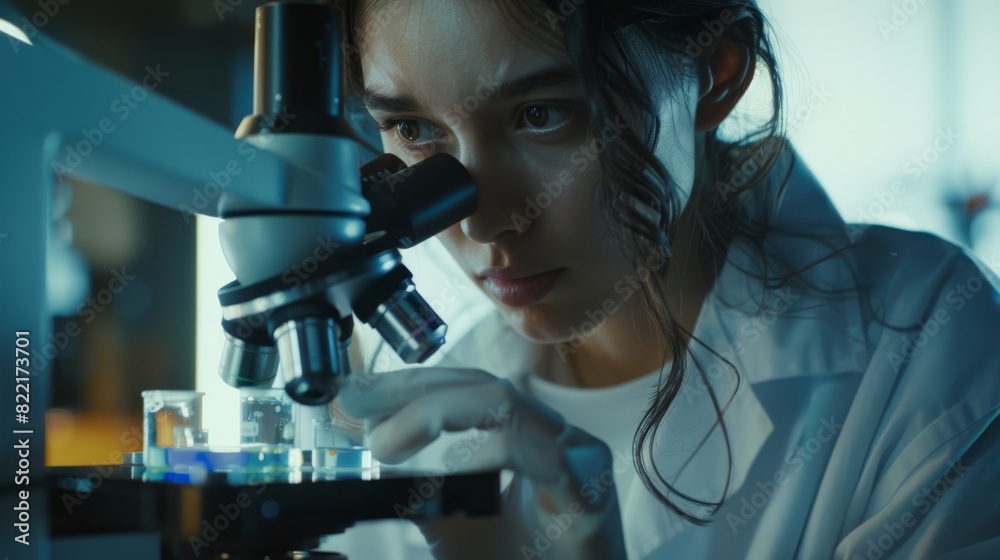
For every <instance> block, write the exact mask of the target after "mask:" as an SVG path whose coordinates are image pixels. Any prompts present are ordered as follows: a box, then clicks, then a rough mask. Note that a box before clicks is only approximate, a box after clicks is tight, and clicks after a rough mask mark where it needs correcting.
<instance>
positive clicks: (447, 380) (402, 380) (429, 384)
mask: <svg viewBox="0 0 1000 560" xmlns="http://www.w3.org/2000/svg"><path fill="white" fill-rule="evenodd" d="M351 375H352V376H360V377H359V379H360V380H350V379H348V380H345V381H344V382H343V383H342V385H341V387H340V393H339V395H338V396H337V401H338V403H339V406H340V408H341V410H343V411H344V412H346V413H347V414H348V415H350V416H352V417H354V418H367V417H372V416H376V417H377V416H387V415H390V414H393V413H395V412H396V411H398V410H400V409H401V408H403V407H404V406H406V405H407V404H409V403H411V402H413V401H414V400H415V399H417V398H419V397H421V396H423V395H427V394H431V393H436V392H438V391H441V390H444V389H447V388H454V387H465V386H470V385H478V384H482V383H491V382H496V381H497V378H496V377H495V376H493V375H490V374H489V373H486V372H485V371H482V370H478V369H456V368H432V367H428V368H412V369H403V370H397V371H387V372H381V373H377V374H372V373H363V372H362V373H352V374H351Z"/></svg>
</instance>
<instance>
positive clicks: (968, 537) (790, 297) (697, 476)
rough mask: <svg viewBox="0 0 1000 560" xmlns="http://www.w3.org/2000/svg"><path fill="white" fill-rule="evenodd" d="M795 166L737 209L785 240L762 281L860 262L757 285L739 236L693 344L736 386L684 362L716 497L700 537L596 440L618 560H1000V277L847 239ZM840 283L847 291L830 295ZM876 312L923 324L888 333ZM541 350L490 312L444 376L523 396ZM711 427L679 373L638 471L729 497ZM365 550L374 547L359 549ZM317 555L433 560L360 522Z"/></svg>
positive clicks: (773, 246) (578, 414)
mask: <svg viewBox="0 0 1000 560" xmlns="http://www.w3.org/2000/svg"><path fill="white" fill-rule="evenodd" d="M784 157H785V158H792V157H796V156H794V155H793V154H790V153H789V154H786V155H785V156H784ZM796 160H797V161H796V166H795V171H794V174H793V175H792V178H791V182H790V184H789V185H788V186H787V189H786V191H785V192H784V194H783V196H779V187H780V181H779V180H778V179H779V175H783V171H784V170H785V169H787V166H786V165H783V164H779V165H778V166H777V167H776V168H775V171H774V172H772V174H771V177H770V178H769V181H768V182H767V183H765V184H762V185H758V187H756V188H755V189H754V190H753V191H752V192H751V193H749V195H748V196H747V198H746V200H745V203H746V207H747V213H746V216H745V219H749V220H756V221H761V220H763V221H766V222H767V223H770V224H772V225H773V226H775V227H776V228H778V229H780V230H783V231H784V232H785V234H778V233H774V234H772V235H771V236H769V237H768V238H767V239H766V240H765V242H764V250H765V252H766V254H767V258H768V259H769V260H768V274H770V275H772V276H777V275H781V274H782V273H787V272H788V271H792V270H797V269H799V268H801V267H803V266H804V265H806V264H809V263H811V262H813V261H815V260H816V259H818V258H820V257H823V256H825V255H827V254H829V253H830V251H831V249H832V248H841V247H855V248H853V249H849V250H847V251H846V252H843V253H842V254H841V255H840V257H838V258H834V259H831V260H828V261H826V262H824V263H823V264H820V265H818V266H816V267H813V268H811V269H809V270H807V271H806V272H805V273H803V274H802V276H801V277H800V279H799V281H796V282H793V283H791V284H789V285H786V286H780V287H778V286H769V287H764V286H763V285H762V284H761V283H760V282H758V281H756V280H753V279H752V278H750V277H749V276H748V275H747V274H745V273H744V272H742V271H741V270H740V269H741V268H742V269H745V270H747V269H748V270H759V267H758V265H757V264H756V263H759V260H758V257H757V256H756V253H755V252H754V251H752V250H749V249H748V248H749V247H750V246H751V245H750V244H748V243H747V242H746V240H744V239H741V238H737V239H736V240H734V242H733V244H732V245H731V247H730V249H729V252H728V259H727V262H726V264H725V266H724V267H723V269H722V271H721V272H720V275H719V277H718V278H717V280H716V282H715V284H714V285H713V286H712V289H711V291H710V292H709V294H708V296H707V297H706V299H705V302H704V304H703V306H702V309H701V311H700V313H699V317H698V320H697V322H696V324H695V329H694V335H695V337H696V338H698V339H701V340H702V341H703V342H705V344H706V345H707V346H708V347H710V348H712V349H714V350H715V351H716V352H718V353H719V354H722V356H723V357H725V358H727V359H729V360H730V361H732V362H733V364H734V365H735V366H736V367H737V369H738V371H739V373H740V382H739V383H736V382H735V379H736V378H735V377H734V376H733V375H732V373H731V372H730V370H728V369H726V368H724V367H722V365H723V363H722V362H720V360H719V359H718V358H717V357H715V356H713V355H712V354H711V353H710V352H708V351H707V350H706V349H705V348H704V347H702V346H700V345H694V346H693V347H692V350H693V354H694V356H695V359H697V360H698V362H699V363H700V364H701V365H702V367H703V369H704V370H705V372H706V377H707V380H708V383H710V384H711V385H712V387H713V389H714V390H715V392H716V395H717V398H718V399H720V403H722V404H725V403H727V402H728V403H729V405H728V408H727V409H726V412H725V417H724V418H725V426H726V430H727V431H728V436H729V443H730V446H731V450H732V466H731V468H730V469H729V474H730V475H731V478H730V486H729V491H728V494H727V496H728V498H727V500H726V503H725V505H724V506H723V507H722V508H721V509H720V511H719V512H717V514H716V515H715V518H714V519H715V520H714V522H713V523H712V524H710V525H709V526H707V527H698V526H694V525H691V524H688V523H685V522H683V521H681V520H679V519H678V518H677V516H675V515H674V514H672V513H671V512H669V511H668V510H667V509H666V508H665V507H664V506H662V505H661V504H660V503H659V502H657V501H656V499H655V498H654V497H653V495H652V494H651V493H650V492H649V491H648V489H646V488H645V487H644V486H643V485H642V484H641V483H639V482H637V479H636V477H635V471H634V466H632V464H631V448H630V443H631V440H630V438H625V439H624V443H623V442H622V441H623V440H622V438H620V437H618V438H617V439H616V441H612V442H609V445H611V446H612V448H613V449H615V450H616V451H618V454H617V456H618V457H619V458H621V457H626V458H627V460H628V461H629V462H628V465H629V469H622V471H624V472H621V473H617V474H616V484H617V486H618V488H617V491H618V493H619V501H620V504H621V508H622V523H623V526H624V529H625V537H626V544H627V546H628V554H629V558H631V559H632V560H639V559H650V560H652V559H668V558H669V559H677V558H680V559H685V560H687V559H695V558H706V559H713V560H714V559H725V558H751V559H757V558H760V559H779V558H802V559H807V560H811V559H825V558H837V559H842V558H843V559H851V560H854V559H865V560H880V559H883V558H929V557H945V558H974V559H978V558H1000V421H998V420H997V418H998V416H1000V281H998V280H997V278H996V276H995V275H993V274H992V273H991V272H989V270H988V269H987V268H986V266H985V265H983V264H982V263H981V262H980V261H979V260H978V259H977V258H976V257H974V256H973V255H972V254H970V253H969V252H967V251H966V250H964V249H962V248H960V247H957V246H955V245H953V244H950V243H948V242H946V241H944V240H942V239H940V238H938V237H936V236H933V235H930V234H925V233H914V232H907V231H902V230H897V229H893V228H887V227H881V226H874V225H870V226H866V225H859V224H855V225H845V224H844V222H843V220H842V219H841V217H840V216H839V214H838V213H837V212H836V210H835V209H834V207H833V205H832V204H831V202H830V200H829V198H828V197H827V196H826V194H825V193H824V191H823V189H822V188H821V187H820V185H819V184H818V183H817V181H816V180H815V178H814V177H813V175H812V174H811V173H810V172H809V171H808V169H807V168H806V167H805V166H804V164H803V163H802V162H801V160H798V159H797V158H796ZM783 161H786V162H787V160H783ZM802 233H807V234H809V235H810V237H809V238H803V237H801V236H798V234H802ZM736 265H739V266H736ZM802 281H806V282H808V283H810V285H809V286H807V285H805V284H802ZM856 285H861V286H866V287H867V290H856V289H853V287H854V286H856ZM810 286H811V287H810ZM962 286H964V288H961V287H962ZM844 287H847V288H852V289H847V290H840V291H839V292H838V291H836V290H837V289H838V288H844ZM815 289H819V290H827V291H833V293H829V294H827V295H821V294H817V293H816V292H815ZM810 290H813V291H810ZM875 317H881V319H882V322H884V323H885V324H886V325H891V326H896V327H901V326H908V325H909V326H915V327H916V328H915V329H914V330H909V331H899V330H892V329H890V328H888V327H887V326H883V325H882V324H880V323H879V322H878V321H876V320H874V318H875ZM550 351H551V350H550V349H543V348H542V347H540V346H538V345H536V344H533V343H530V342H528V341H526V340H524V339H522V338H521V337H520V336H518V335H517V334H516V333H515V332H514V331H513V330H512V329H510V328H509V327H507V326H506V325H505V324H504V323H503V320H502V318H501V317H500V315H499V314H498V313H496V312H493V313H490V314H488V315H487V317H486V318H485V319H484V320H482V321H481V322H480V323H479V324H478V325H477V326H476V327H475V328H473V329H472V330H471V331H470V332H469V334H468V335H466V336H465V337H464V338H463V339H462V340H460V341H459V342H458V343H457V344H454V345H453V346H452V349H451V351H450V352H448V353H447V354H446V355H444V356H443V357H442V358H441V360H440V361H439V362H438V365H443V366H449V367H476V368H480V369H483V370H486V371H489V372H491V373H494V374H496V375H498V376H501V377H508V378H510V379H512V380H513V381H514V382H515V383H516V384H518V385H519V386H520V387H522V388H524V389H525V390H529V391H530V387H531V385H532V384H531V383H530V382H529V381H530V379H531V376H533V375H537V374H536V373H535V372H537V371H539V369H538V368H539V367H545V366H544V365H543V364H549V363H551V361H548V360H547V359H544V356H545V353H546V352H550ZM690 371H692V372H694V371H696V370H693V369H692V370H690ZM576 391H578V392H579V391H584V392H585V390H580V389H577V390H576ZM573 398H576V397H573V396H572V395H570V396H569V397H568V399H567V400H561V402H560V406H561V407H562V410H561V412H563V414H564V415H565V416H567V418H568V419H569V420H570V421H571V422H573V421H574V418H577V419H579V424H584V423H586V422H587V418H588V415H587V414H586V410H585V409H584V408H585V407H584V405H582V404H581V405H580V406H578V407H576V408H575V409H574V406H573V405H572V404H567V402H569V403H572V402H573V401H572V399H573ZM582 398H583V399H584V400H581V401H579V402H580V403H583V402H585V399H586V396H583V397H582ZM543 400H544V399H543ZM627 402H629V403H632V405H631V407H630V406H629V405H627V404H622V403H617V402H616V403H614V405H615V406H619V407H621V418H622V419H623V420H622V422H627V423H628V424H627V425H630V426H632V427H633V430H634V426H635V419H636V418H638V416H639V415H641V412H642V410H643V408H642V407H643V406H644V405H643V399H636V398H634V395H633V396H632V397H631V398H629V400H628V401H627ZM557 409H558V408H557ZM591 410H592V408H591ZM602 417H603V418H606V417H607V416H606V415H604V416H602ZM714 418H715V412H714V410H713V408H712V404H711V400H710V398H709V393H708V391H706V390H705V385H704V382H703V381H702V379H701V378H700V377H697V376H695V375H692V376H690V377H689V378H688V380H687V381H686V383H685V386H684V388H683V389H682V390H681V392H680V394H679V395H678V397H677V399H676V400H675V402H674V403H673V405H672V406H671V408H670V410H669V411H668V414H667V416H666V418H665V419H664V422H663V425H662V426H663V429H661V430H660V432H659V434H658V436H657V439H656V452H655V453H653V454H652V455H650V456H649V459H650V461H652V462H653V463H654V464H656V465H657V466H658V467H659V468H660V470H661V472H662V473H663V474H664V475H666V476H667V477H668V480H672V481H673V482H674V484H675V485H676V486H677V488H678V489H680V490H682V491H684V492H686V493H688V494H691V495H692V496H694V497H695V498H699V499H703V500H706V501H717V500H718V498H719V497H720V496H721V495H722V492H723V487H724V483H725V479H726V476H727V466H728V463H727V453H726V446H725V443H724V441H723V439H722V437H721V430H720V429H719V427H718V425H717V423H715V422H714ZM609 423H613V422H608V421H606V420H604V421H602V422H601V424H600V425H595V426H594V427H593V430H592V432H594V433H595V435H598V436H599V437H603V436H602V435H600V434H598V433H597V432H601V431H602V426H603V425H604V424H609ZM623 425H625V424H623ZM581 427H583V428H584V429H587V427H586V426H581ZM609 433H610V432H609ZM705 438H707V439H705ZM608 439H615V438H614V436H611V435H609V436H608ZM703 439H704V441H705V443H704V445H702V446H701V447H700V449H699V448H698V442H700V441H702V440H703ZM445 443H446V442H441V445H439V446H437V447H435V448H431V449H428V450H427V453H426V454H421V456H422V458H423V460H427V457H433V456H435V454H436V453H440V452H441V451H440V450H441V449H443V448H444V447H445ZM432 463H433V459H431V463H430V464H432ZM685 463H686V464H687V466H686V467H685V468H681V467H682V466H683V465H684V464H685ZM424 464H425V465H427V466H430V464H428V463H424ZM697 511H702V512H703V510H697ZM375 541H377V542H378V545H379V546H380V547H381V548H380V549H378V551H377V552H376V551H374V550H372V549H368V550H366V548H367V547H368V546H370V545H372V544H374V543H375ZM359 543H364V544H365V546H364V547H361V548H359V547H357V546H354V545H357V544H359ZM324 548H332V549H340V550H342V551H347V552H353V553H354V554H356V555H357V557H358V558H361V557H378V558H407V559H409V558H421V557H429V556H428V553H427V552H426V547H425V546H424V545H423V543H422V538H421V536H420V533H419V532H418V531H417V530H416V529H415V528H414V527H412V526H411V527H408V528H407V527H405V526H401V525H400V524H399V523H398V522H379V523H375V524H368V525H363V526H359V527H357V528H354V529H352V530H350V531H348V534H347V535H346V537H339V538H338V539H337V540H336V542H332V543H329V546H325V547H324ZM476 557H477V555H476V554H475V552H474V551H471V550H470V555H469V558H476Z"/></svg>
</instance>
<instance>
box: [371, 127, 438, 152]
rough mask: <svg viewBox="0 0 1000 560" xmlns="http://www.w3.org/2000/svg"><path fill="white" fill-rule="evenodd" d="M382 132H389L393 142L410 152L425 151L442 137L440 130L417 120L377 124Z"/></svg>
mask: <svg viewBox="0 0 1000 560" xmlns="http://www.w3.org/2000/svg"><path fill="white" fill-rule="evenodd" d="M378 127H379V129H381V130H382V131H391V132H392V135H393V138H394V140H395V141H396V143H397V144H399V145H400V146H401V147H402V148H404V149H406V150H411V151H424V150H427V149H428V148H429V147H430V146H431V145H432V144H434V143H435V142H436V141H438V140H440V139H441V138H442V137H443V133H444V131H442V130H441V129H440V128H438V127H436V126H434V125H432V124H430V123H428V122H424V121H421V120H417V119H394V120H389V121H386V122H379V123H378Z"/></svg>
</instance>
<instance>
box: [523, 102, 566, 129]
mask: <svg viewBox="0 0 1000 560" xmlns="http://www.w3.org/2000/svg"><path fill="white" fill-rule="evenodd" d="M576 114H577V111H576V110H575V109H570V108H567V107H556V106H553V105H529V106H528V107H526V108H525V109H524V111H523V112H522V113H521V119H520V120H521V124H522V125H523V128H525V129H527V130H528V131H530V132H531V133H532V134H545V133H549V132H554V131H556V130H558V129H560V128H562V127H564V126H566V125H567V124H569V123H570V121H572V120H573V118H574V117H575V116H576Z"/></svg>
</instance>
